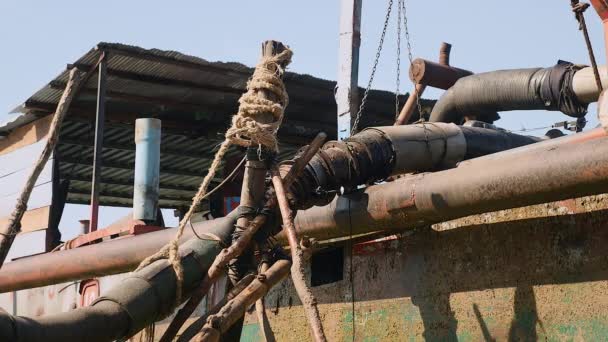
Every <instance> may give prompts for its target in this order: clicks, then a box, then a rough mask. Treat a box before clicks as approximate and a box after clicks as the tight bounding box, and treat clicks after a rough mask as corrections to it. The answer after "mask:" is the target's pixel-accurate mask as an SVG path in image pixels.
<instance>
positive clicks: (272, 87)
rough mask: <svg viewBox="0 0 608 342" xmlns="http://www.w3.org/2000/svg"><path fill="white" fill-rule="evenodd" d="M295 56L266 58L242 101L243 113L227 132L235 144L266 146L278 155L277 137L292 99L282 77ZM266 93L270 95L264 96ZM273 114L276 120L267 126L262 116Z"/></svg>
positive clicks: (257, 69)
mask: <svg viewBox="0 0 608 342" xmlns="http://www.w3.org/2000/svg"><path fill="white" fill-rule="evenodd" d="M292 55H293V52H292V51H291V50H289V49H286V50H284V51H282V52H281V53H279V54H277V55H274V56H270V57H263V58H262V60H261V61H260V62H259V63H258V65H257V66H256V67H255V70H254V72H253V75H252V76H251V79H250V80H249V81H248V82H247V92H246V93H245V94H243V96H241V98H240V99H239V104H240V106H239V111H238V112H237V113H236V115H234V116H233V117H232V126H231V127H230V128H229V129H228V131H226V139H227V140H229V141H230V142H231V143H233V144H236V145H240V146H244V147H249V146H255V145H258V146H264V147H266V148H268V149H270V150H271V151H273V152H276V151H278V142H277V138H276V133H277V131H278V129H279V126H280V125H281V121H282V120H283V113H284V111H285V108H286V107H287V105H288V103H289V96H288V95H287V90H286V89H285V84H284V83H283V80H282V79H281V76H282V75H283V73H284V72H285V67H286V66H287V65H288V64H289V63H290V62H291V57H292ZM264 93H266V94H264ZM263 114H270V115H272V118H273V120H272V121H271V122H269V123H263V121H268V120H263V119H261V115H263Z"/></svg>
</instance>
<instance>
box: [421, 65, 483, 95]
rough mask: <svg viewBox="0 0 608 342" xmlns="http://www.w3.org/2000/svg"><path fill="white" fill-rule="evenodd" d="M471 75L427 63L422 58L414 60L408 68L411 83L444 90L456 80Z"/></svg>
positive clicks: (448, 66)
mask: <svg viewBox="0 0 608 342" xmlns="http://www.w3.org/2000/svg"><path fill="white" fill-rule="evenodd" d="M472 74H473V73H472V72H471V71H468V70H464V69H460V68H456V67H453V66H450V65H443V64H440V63H436V62H431V61H427V60H426V59H422V58H416V59H415V60H414V61H413V62H412V65H411V67H410V79H411V80H412V82H414V83H415V84H417V83H421V84H426V85H427V86H429V87H435V88H439V89H444V90H445V89H448V88H450V87H451V86H453V85H454V83H456V81H458V79H460V78H462V77H465V76H469V75H472Z"/></svg>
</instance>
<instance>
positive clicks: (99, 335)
mask: <svg viewBox="0 0 608 342" xmlns="http://www.w3.org/2000/svg"><path fill="white" fill-rule="evenodd" d="M215 228H216V229H214V231H213V233H214V235H215V236H217V237H218V238H219V239H220V240H221V241H218V240H213V239H209V240H205V239H198V238H191V239H190V240H188V241H187V242H186V243H184V244H182V245H181V246H180V255H181V265H182V268H183V272H184V273H183V280H182V284H181V285H182V289H183V291H184V294H186V297H184V298H187V295H188V293H189V292H191V291H192V290H194V289H195V288H197V287H198V285H199V284H200V282H201V281H202V279H203V277H204V276H205V274H206V270H207V269H208V268H209V266H210V265H211V263H212V262H213V260H214V259H215V257H216V256H217V254H218V253H219V252H220V251H221V250H222V245H223V244H224V243H226V242H228V241H229V237H230V234H231V232H232V227H231V226H230V225H225V226H224V227H222V228H221V229H218V228H217V227H215ZM104 245H105V244H104ZM83 249H84V248H83ZM176 281H177V280H176V275H175V272H174V270H173V267H172V266H171V264H170V263H169V261H167V260H165V259H163V260H159V261H156V262H154V263H152V264H150V265H149V266H147V267H144V268H143V269H141V270H140V271H138V272H135V273H133V274H132V275H129V276H128V277H127V278H125V279H124V280H123V281H122V282H121V283H120V284H119V285H117V286H115V287H113V288H112V289H110V290H109V291H108V292H107V293H106V294H105V295H104V296H102V297H100V298H98V299H97V300H95V302H93V304H91V305H90V306H88V307H83V308H79V309H76V310H73V311H70V312H65V313H60V314H55V315H49V316H42V317H15V316H12V315H9V314H7V313H6V312H2V313H0V340H1V341H13V342H34V341H48V342H55V341H57V342H64V341H87V342H93V341H113V340H116V339H122V338H128V337H130V336H132V335H134V334H135V333H137V332H138V331H140V330H141V329H143V328H144V327H146V326H148V325H150V324H151V323H153V322H156V321H158V320H160V319H162V318H164V317H166V316H168V315H170V314H171V313H172V312H173V309H174V308H175V306H176V305H177V304H179V302H176V300H175V290H176Z"/></svg>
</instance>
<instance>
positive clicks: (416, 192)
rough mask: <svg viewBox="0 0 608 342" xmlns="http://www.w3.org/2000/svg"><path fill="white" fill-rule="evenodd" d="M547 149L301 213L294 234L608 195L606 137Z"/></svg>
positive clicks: (336, 232)
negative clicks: (606, 193)
mask: <svg viewBox="0 0 608 342" xmlns="http://www.w3.org/2000/svg"><path fill="white" fill-rule="evenodd" d="M546 143H547V144H545V142H540V143H538V144H536V145H535V148H534V150H532V151H523V152H521V153H508V152H507V155H505V156H504V158H496V159H495V160H493V161H492V162H491V163H488V162H485V161H481V162H477V159H473V160H470V161H467V162H466V163H465V164H466V165H462V166H459V167H457V168H453V169H449V170H445V171H439V172H433V173H426V174H418V175H412V176H408V177H404V178H400V179H398V180H396V181H393V182H389V183H384V184H381V185H374V186H369V187H367V188H366V189H364V190H359V191H354V192H352V193H349V194H347V195H343V196H338V197H336V198H335V199H334V200H333V201H332V202H331V203H330V204H329V205H326V206H323V207H313V208H310V209H307V210H301V211H298V213H297V215H296V218H295V224H296V229H297V231H298V234H299V235H301V236H308V237H312V238H316V239H318V240H325V239H331V238H337V237H347V236H349V235H351V234H352V235H358V234H364V233H369V232H377V231H389V232H390V231H399V230H404V229H408V228H413V227H418V226H423V225H428V224H433V223H437V222H443V221H446V220H451V219H455V218H459V217H464V216H468V215H473V214H480V213H485V212H490V211H495V210H502V209H510V208H516V207H522V206H527V205H533V204H539V203H546V202H552V201H558V200H563V199H568V198H574V197H579V196H587V195H595V194H600V193H605V192H608V182H607V181H606V179H608V138H605V137H604V138H597V139H592V140H588V141H583V142H580V143H577V144H560V145H557V146H556V145H555V144H553V143H552V142H551V141H547V142H546ZM498 156H499V154H497V155H496V157H498ZM482 159H483V158H482ZM277 237H278V238H279V240H282V241H285V238H284V237H283V236H282V235H281V234H279V235H278V236H277Z"/></svg>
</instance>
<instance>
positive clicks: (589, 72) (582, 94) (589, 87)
mask: <svg viewBox="0 0 608 342" xmlns="http://www.w3.org/2000/svg"><path fill="white" fill-rule="evenodd" d="M598 71H599V73H600V80H601V81H602V87H603V88H604V89H607V88H608V68H606V66H605V65H601V66H598ZM572 90H574V94H575V95H576V98H577V99H578V100H579V101H581V102H583V103H592V102H596V101H597V100H598V99H599V97H600V91H599V89H597V83H596V81H595V76H594V75H593V68H591V67H588V68H583V69H581V70H579V71H578V72H576V73H575V74H574V77H573V78H572Z"/></svg>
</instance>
